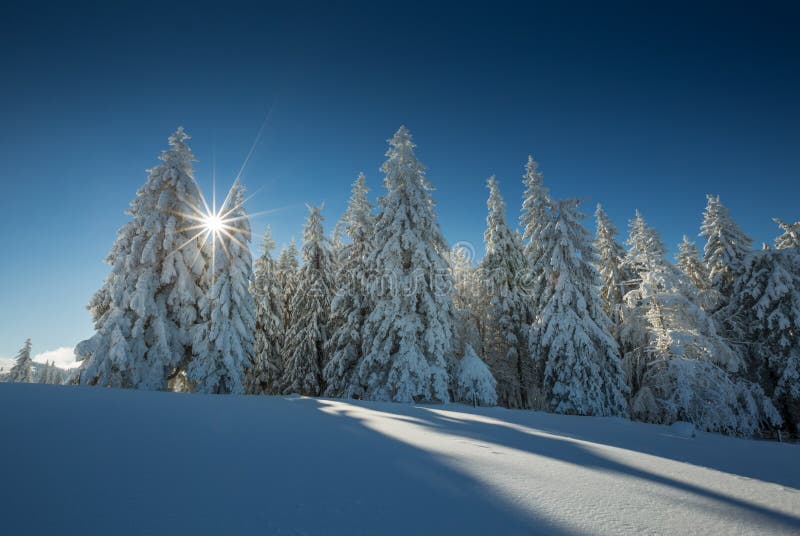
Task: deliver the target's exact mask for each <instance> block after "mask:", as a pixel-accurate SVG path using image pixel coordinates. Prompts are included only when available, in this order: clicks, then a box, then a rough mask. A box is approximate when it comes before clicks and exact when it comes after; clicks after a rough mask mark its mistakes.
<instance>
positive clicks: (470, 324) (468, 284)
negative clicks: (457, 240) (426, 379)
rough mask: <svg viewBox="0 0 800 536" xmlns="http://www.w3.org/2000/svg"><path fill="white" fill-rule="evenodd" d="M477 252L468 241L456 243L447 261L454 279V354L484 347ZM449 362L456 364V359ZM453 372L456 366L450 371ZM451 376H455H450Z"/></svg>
mask: <svg viewBox="0 0 800 536" xmlns="http://www.w3.org/2000/svg"><path fill="white" fill-rule="evenodd" d="M473 257H474V254H473V252H472V250H471V249H469V247H468V246H467V245H466V244H456V245H455V246H453V248H452V249H451V250H450V254H449V255H448V257H447V258H448V262H449V263H450V275H451V277H452V279H453V307H454V308H455V320H454V323H453V331H454V333H455V335H454V337H453V355H454V356H458V357H460V356H463V355H464V351H465V350H466V347H467V345H471V346H472V347H473V348H476V347H477V348H481V347H482V343H481V330H482V326H481V323H480V322H481V320H480V314H481V312H480V305H479V303H478V299H479V292H478V291H479V286H480V273H479V271H478V270H477V269H476V268H475V266H474V265H473V264H472V258H473ZM450 365H455V361H453V362H452V363H451V364H450ZM450 372H451V373H454V369H452V370H450ZM451 379H452V378H451Z"/></svg>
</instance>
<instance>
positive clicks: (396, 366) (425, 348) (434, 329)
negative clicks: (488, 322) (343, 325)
mask: <svg viewBox="0 0 800 536" xmlns="http://www.w3.org/2000/svg"><path fill="white" fill-rule="evenodd" d="M389 144H390V146H391V147H390V149H389V151H388V152H387V153H386V155H387V157H388V159H387V161H386V162H385V163H384V165H383V167H382V168H381V170H382V171H383V172H384V173H385V174H386V178H385V180H384V185H385V186H386V189H387V193H386V195H385V196H384V197H382V198H381V199H380V209H381V213H380V215H379V217H378V219H377V222H376V225H375V233H374V237H373V241H372V248H371V252H370V254H369V255H368V257H367V263H368V266H369V269H370V270H371V273H374V274H380V277H374V278H373V279H372V281H371V282H370V284H369V285H368V288H367V295H368V296H369V300H370V304H371V306H372V310H371V312H370V314H369V316H368V318H367V320H366V322H365V325H364V335H363V340H364V354H365V355H364V358H363V359H362V360H361V362H360V363H359V365H358V367H357V371H356V377H357V381H358V383H359V384H360V385H362V386H363V387H364V390H365V392H364V396H365V397H366V398H369V399H375V400H394V401H399V402H409V401H412V400H415V399H424V400H439V401H443V402H444V401H448V400H449V398H450V396H449V393H448V377H447V364H448V361H449V360H450V359H451V356H452V347H451V341H452V339H453V321H454V307H453V301H452V297H451V294H450V292H451V290H452V281H451V277H450V273H449V266H448V263H447V260H446V259H445V257H444V255H445V254H446V251H447V244H446V242H445V239H444V236H443V235H442V233H441V230H440V229H439V224H438V222H437V220H436V213H435V211H434V201H433V199H432V197H431V194H430V191H431V190H432V189H433V187H432V186H431V184H430V183H429V182H428V181H427V179H426V178H425V175H424V167H423V165H422V164H421V163H420V162H419V161H418V160H417V158H416V156H415V155H414V144H413V143H412V141H411V134H410V133H409V131H408V129H406V128H405V127H400V129H398V131H397V132H396V133H395V135H394V136H393V137H392V139H391V140H389Z"/></svg>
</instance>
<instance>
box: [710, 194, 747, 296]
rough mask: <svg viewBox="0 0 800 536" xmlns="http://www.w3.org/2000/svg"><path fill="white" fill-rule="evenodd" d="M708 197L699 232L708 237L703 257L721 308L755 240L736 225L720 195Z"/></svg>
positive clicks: (730, 292)
mask: <svg viewBox="0 0 800 536" xmlns="http://www.w3.org/2000/svg"><path fill="white" fill-rule="evenodd" d="M706 197H707V200H708V203H707V205H706V210H705V212H704V213H703V224H702V226H701V232H700V236H703V237H705V239H706V245H705V252H704V261H705V264H706V269H707V270H708V280H709V285H710V287H711V288H712V289H714V290H715V291H716V292H717V293H718V294H719V297H720V301H719V303H718V305H717V307H716V308H719V307H723V306H724V305H725V304H726V303H727V301H728V300H729V299H730V297H731V294H732V288H731V287H732V285H733V279H734V277H735V275H736V273H737V271H738V270H739V269H740V268H741V266H742V263H743V262H744V259H745V257H746V256H747V255H748V254H749V253H750V252H751V251H752V245H753V241H752V240H751V239H750V238H748V237H747V235H745V234H744V232H743V231H742V230H741V229H740V228H739V226H738V225H736V222H734V221H733V218H731V215H730V213H729V212H728V209H727V208H726V207H725V206H724V205H723V204H722V202H721V201H720V200H719V196H712V195H708V196H706Z"/></svg>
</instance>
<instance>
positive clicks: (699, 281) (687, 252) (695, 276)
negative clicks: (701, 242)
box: [675, 235, 708, 291]
mask: <svg viewBox="0 0 800 536" xmlns="http://www.w3.org/2000/svg"><path fill="white" fill-rule="evenodd" d="M675 257H676V260H677V261H678V267H679V268H680V269H681V271H682V272H683V273H684V274H685V275H686V277H688V278H689V281H691V282H692V284H693V285H694V286H695V287H697V289H698V290H700V291H703V290H706V289H707V288H708V274H707V272H706V267H705V265H704V264H703V262H702V261H701V260H700V250H698V249H697V244H695V243H694V242H692V241H691V240H689V237H688V236H686V235H683V240H682V241H681V243H680V244H678V254H677V255H676V256H675Z"/></svg>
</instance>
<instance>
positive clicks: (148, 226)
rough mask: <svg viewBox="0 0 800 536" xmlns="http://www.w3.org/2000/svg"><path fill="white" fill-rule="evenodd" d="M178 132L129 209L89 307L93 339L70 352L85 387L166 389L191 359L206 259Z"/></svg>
mask: <svg viewBox="0 0 800 536" xmlns="http://www.w3.org/2000/svg"><path fill="white" fill-rule="evenodd" d="M188 137H189V136H188V135H187V134H186V133H185V132H184V131H183V129H181V128H179V129H178V130H177V131H176V132H175V134H173V135H172V136H170V138H169V144H170V148H169V149H167V150H166V151H164V153H163V154H162V155H161V164H159V165H158V166H156V167H154V168H152V169H151V170H150V175H149V177H148V179H147V182H146V183H145V184H144V186H142V187H141V188H140V189H139V191H138V193H137V196H136V198H134V200H133V201H132V202H131V205H130V208H129V209H128V214H129V215H130V216H131V217H132V219H131V221H129V222H128V223H126V224H125V225H124V226H123V227H122V228H121V229H120V231H119V232H118V234H117V240H116V242H115V243H114V246H113V248H112V249H111V253H110V254H109V257H108V262H109V264H111V266H112V268H111V274H110V275H109V277H108V279H107V280H106V283H105V284H104V285H103V288H101V289H100V291H99V292H98V294H96V295H95V297H94V298H93V299H92V301H91V302H90V305H89V307H90V309H91V311H92V314H93V317H94V320H95V327H96V329H97V332H96V333H95V334H94V336H92V337H91V338H90V339H88V340H86V341H83V342H82V343H80V344H79V345H78V346H77V347H76V349H75V353H76V355H77V357H78V359H80V360H83V364H82V370H81V374H80V381H81V383H84V384H89V385H105V386H116V387H133V388H139V389H167V387H168V381H169V379H170V377H172V376H174V375H175V374H176V373H177V372H178V371H179V370H180V369H181V367H183V366H184V365H185V363H186V362H187V361H188V360H189V358H190V356H191V354H192V348H191V337H190V331H191V330H192V329H193V328H194V327H195V325H196V324H197V322H198V319H197V317H198V312H197V307H198V306H197V303H198V300H199V299H200V296H201V295H202V294H203V291H202V289H201V288H200V286H199V281H200V279H201V277H202V274H203V272H204V270H205V258H204V256H203V255H202V254H201V252H200V249H199V242H198V239H197V235H195V234H194V230H193V229H194V228H196V227H197V225H196V223H197V222H196V220H197V216H196V211H197V207H199V205H200V204H201V200H200V192H199V189H198V187H197V184H196V183H195V180H194V178H193V175H192V161H193V160H194V156H193V155H192V152H191V150H190V149H189V147H188V146H187V145H186V140H187V139H188Z"/></svg>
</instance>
